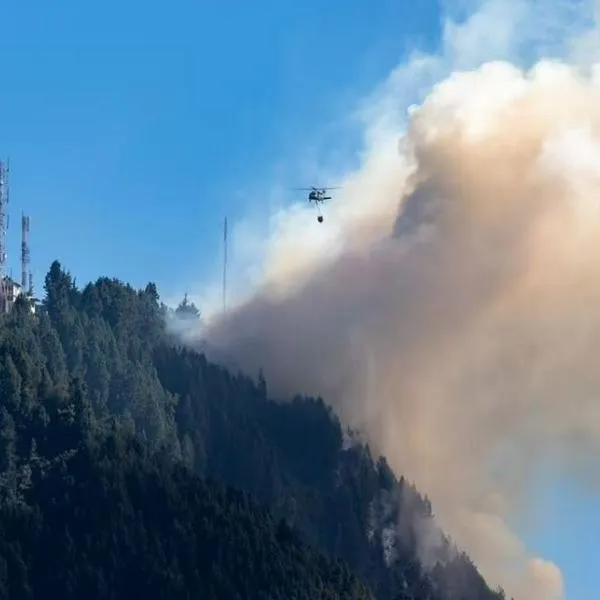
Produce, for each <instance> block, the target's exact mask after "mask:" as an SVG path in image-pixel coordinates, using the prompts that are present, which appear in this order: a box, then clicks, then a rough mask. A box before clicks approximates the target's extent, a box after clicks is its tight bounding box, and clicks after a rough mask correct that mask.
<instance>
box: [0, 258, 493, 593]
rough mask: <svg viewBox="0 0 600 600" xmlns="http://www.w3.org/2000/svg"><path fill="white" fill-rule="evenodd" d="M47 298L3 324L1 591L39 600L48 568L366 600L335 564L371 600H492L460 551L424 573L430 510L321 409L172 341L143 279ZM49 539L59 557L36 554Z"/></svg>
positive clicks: (116, 582) (192, 587) (76, 574)
mask: <svg viewBox="0 0 600 600" xmlns="http://www.w3.org/2000/svg"><path fill="white" fill-rule="evenodd" d="M45 291H46V298H45V299H44V303H43V306H42V307H41V310H38V312H37V314H36V315H32V314H31V313H30V311H29V308H28V306H27V302H26V301H25V300H19V301H18V302H17V303H16V305H15V308H14V310H13V311H12V313H11V314H9V315H6V316H3V317H2V323H1V326H0V340H1V342H2V343H1V344H0V404H1V406H0V458H1V459H2V464H1V466H0V470H1V477H2V480H1V482H2V486H1V491H2V511H1V513H0V529H1V530H2V532H3V533H2V535H0V539H1V540H2V542H0V586H1V585H5V586H7V585H9V581H10V582H14V581H16V580H17V579H15V575H14V574H15V573H18V574H19V577H20V579H18V581H20V582H21V583H20V584H19V585H20V586H21V587H20V588H18V589H19V591H18V593H17V591H14V590H13V593H12V595H8V596H5V595H4V594H3V593H2V592H3V590H2V589H1V588H0V597H7V598H25V597H30V598H37V597H41V596H39V594H40V593H41V592H40V591H39V590H36V588H35V586H36V585H39V584H36V581H37V580H38V578H39V577H42V579H43V581H47V580H48V578H49V579H50V580H52V574H53V573H62V575H61V577H62V579H60V578H59V581H56V578H55V579H54V580H53V581H55V583H54V585H56V586H57V587H56V591H57V592H58V591H59V590H62V593H63V594H65V593H66V594H67V596H65V597H73V598H75V597H83V596H80V595H79V596H78V595H77V593H76V592H78V593H83V592H82V590H86V591H85V594H84V595H85V597H90V598H92V597H97V598H120V597H124V596H123V595H119V593H118V591H119V590H121V591H122V593H124V594H125V592H126V591H127V590H129V592H130V591H131V589H132V588H131V587H127V586H132V585H134V584H135V583H136V582H137V583H138V584H139V585H138V588H137V591H141V590H142V589H143V586H148V587H147V588H146V589H147V590H148V593H149V594H150V592H152V593H154V594H157V595H154V596H152V595H150V597H178V598H179V597H181V598H184V597H185V598H187V597H190V598H192V597H207V598H209V597H211V596H210V595H207V594H212V597H215V598H216V597H219V598H221V597H222V598H236V597H239V598H253V597H256V598H280V597H281V598H283V597H297V598H304V597H306V598H309V597H310V598H357V599H358V598H367V597H368V595H367V594H368V592H367V591H366V590H365V589H363V587H362V585H361V584H360V583H359V581H358V580H357V579H356V578H355V577H354V576H353V575H351V574H350V573H349V572H348V571H347V570H345V567H343V566H340V565H338V564H336V563H333V562H331V560H334V559H341V560H343V561H344V563H345V564H347V565H348V566H349V568H350V569H351V570H352V571H353V572H354V573H355V574H356V575H357V576H358V577H360V578H361V579H362V580H363V581H364V582H365V583H366V584H367V585H368V587H369V588H370V590H371V592H372V593H373V595H374V597H375V598H378V599H381V600H396V599H397V598H400V597H402V598H413V599H414V600H425V599H429V600H453V599H457V600H458V599H461V600H488V599H489V600H495V599H496V598H498V597H499V594H496V593H494V592H492V591H490V590H489V588H488V587H487V586H486V584H485V582H484V581H483V579H482V578H481V577H480V576H479V574H478V572H477V570H476V569H475V568H474V566H473V565H472V564H471V563H470V561H469V560H468V558H467V557H466V556H465V555H463V554H460V553H456V554H454V553H452V552H447V553H446V554H447V555H449V556H451V559H450V563H449V564H448V562H447V561H446V566H444V567H441V566H439V567H436V568H435V569H434V570H433V571H431V572H429V573H426V572H425V570H424V569H423V568H422V567H421V565H420V563H419V560H418V548H417V538H416V533H415V527H414V526H413V525H414V524H415V523H424V522H427V521H428V520H431V507H430V505H429V503H428V502H427V500H426V499H423V498H421V496H419V494H418V493H417V492H416V490H414V488H412V486H410V485H409V484H408V483H407V482H406V481H404V480H403V479H400V480H397V479H396V478H395V477H394V475H393V474H392V472H391V471H390V469H389V468H388V466H387V464H386V462H385V460H383V459H379V460H374V459H373V457H372V456H371V455H370V452H369V449H368V447H366V446H364V445H363V444H360V443H357V442H355V443H351V444H348V443H346V440H345V434H344V431H343V429H342V427H341V425H340V423H339V422H338V420H337V418H336V417H335V415H334V414H333V413H332V411H331V410H330V409H329V408H328V407H327V406H326V404H325V403H324V402H323V401H322V400H320V399H310V398H301V397H298V398H296V399H294V400H293V401H291V402H289V403H283V404H281V403H275V402H272V401H270V400H269V399H268V397H267V386H266V382H264V380H262V379H261V380H259V381H258V383H255V382H254V381H253V380H252V379H250V378H249V377H247V376H244V375H242V374H237V375H234V374H232V373H230V372H228V371H227V370H226V369H224V368H222V367H219V366H218V365H214V364H211V363H210V362H209V361H207V360H206V358H205V357H204V355H202V354H200V353H198V352H196V351H194V350H192V349H189V348H184V347H181V346H180V345H179V344H178V343H177V340H175V339H173V338H172V336H170V335H169V333H168V332H167V329H166V325H165V316H166V315H167V310H168V309H167V308H166V307H165V306H164V305H162V304H161V303H160V300H159V297H158V293H157V290H156V287H155V286H154V285H152V284H149V285H148V286H146V288H145V289H144V290H134V289H133V288H131V287H130V286H127V285H124V284H122V283H121V282H119V281H116V280H111V279H107V278H101V279H99V280H98V281H96V282H95V283H90V284H88V285H87V286H85V287H84V288H83V289H81V290H79V289H78V288H77V287H76V286H75V284H74V281H73V279H72V278H71V276H70V275H69V274H68V273H67V272H65V271H64V270H63V269H62V268H61V266H60V264H59V263H57V262H55V263H53V264H52V266H51V267H50V270H49V272H48V274H47V276H46V280H45ZM180 309H181V310H180V311H179V313H178V314H179V316H184V315H185V316H187V317H189V316H191V317H192V318H193V317H194V314H195V311H194V309H193V307H192V306H189V305H187V304H186V305H183V307H180ZM117 457H118V458H117ZM192 473H195V474H196V475H199V476H201V478H202V479H198V477H194V476H193V475H192ZM208 479H210V480H217V481H220V482H221V483H222V484H225V485H229V486H235V487H236V488H241V489H242V490H245V493H241V492H235V491H231V490H229V489H228V488H227V491H222V490H221V488H220V487H218V486H217V484H208V483H206V481H207V480H208ZM203 481H204V483H203ZM219 485H220V484H219ZM215 486H216V487H215ZM246 493H247V494H250V496H251V497H252V498H253V499H252V500H251V499H250V498H249V497H248V496H247V494H246ZM236 494H237V495H236ZM53 498H58V499H59V500H58V501H57V500H53ZM232 498H233V500H232ZM241 498H244V500H241ZM60 499H62V500H60ZM255 501H258V502H259V503H260V504H261V505H264V506H265V507H268V512H265V511H263V510H262V509H259V508H257V505H256V504H255ZM61 502H62V504H61ZM232 505H233V508H232ZM241 505H243V509H241V508H239V507H240V506H241ZM117 507H119V508H117ZM235 507H237V508H235ZM96 509H97V510H98V511H106V514H107V515H108V516H109V517H110V518H108V517H107V519H108V520H107V521H106V523H108V524H107V525H103V522H102V519H100V517H97V518H94V517H93V515H94V510H96ZM211 511H212V512H211ZM57 514H59V515H62V519H63V521H62V523H63V525H62V526H63V529H62V530H61V529H60V526H59V525H55V524H54V523H57V522H60V519H58V520H57V517H56V515H57ZM200 515H203V516H202V517H200ZM207 515H212V516H210V517H209V516H207ZM215 515H219V517H218V519H217V521H218V523H220V525H218V527H222V528H223V529H218V527H217V525H215V524H214V520H215V518H217V517H216V516H215ZM271 515H272V516H271ZM280 519H285V521H287V522H289V524H290V525H291V526H292V529H289V527H287V526H286V525H284V524H283V522H281V523H280V524H279V525H275V523H276V522H279V520H280ZM399 522H401V523H403V524H405V526H403V527H402V528H401V529H400V531H399V533H396V530H397V528H396V527H395V525H396V524H397V523H399ZM70 523H72V525H70ZM244 523H245V525H244ZM248 523H251V525H248ZM75 524H77V525H75ZM104 530H106V531H104ZM217 530H218V531H220V532H221V534H215V535H213V538H211V534H210V531H217ZM103 531H104V533H102V532H103ZM11 532H12V533H11ZM224 532H227V533H226V534H225V533H224ZM273 532H275V533H273ZM295 532H298V533H295ZM75 534H76V535H75ZM96 534H98V535H101V534H102V535H103V536H104V537H101V540H102V541H101V542H98V544H100V545H96V540H95V535H96ZM298 535H299V536H301V537H302V540H300V539H297V536H298ZM11 536H12V537H11ZM56 536H58V539H59V540H60V543H59V545H58V547H59V548H60V551H57V552H56V553H54V552H50V553H49V555H47V556H46V555H40V553H39V550H37V551H34V550H35V548H39V547H44V548H47V547H50V546H52V545H53V540H55V539H56ZM210 539H213V540H215V539H219V540H221V543H219V544H217V543H216V542H215V543H213V545H212V546H211V552H212V553H213V554H212V555H214V553H216V555H217V556H218V557H219V558H218V559H215V560H216V563H215V564H216V565H217V566H216V567H215V568H213V569H212V570H210V569H209V571H207V572H203V571H202V569H205V568H206V560H207V557H206V556H205V555H203V556H200V555H199V554H198V551H197V548H200V547H201V546H202V544H204V543H208V542H207V540H210ZM11 540H12V541H11ZM306 544H308V546H307V545H306ZM311 547H312V548H314V550H312V549H311ZM194 548H195V549H196V550H193V551H192V550H191V549H194ZM238 549H239V550H238ZM259 549H262V550H260V551H259ZM61 552H62V554H61ZM318 552H322V553H324V554H325V555H327V556H329V557H330V558H329V559H325V558H323V557H322V555H320V554H319V553H318ZM31 553H33V554H31ZM212 555H211V556H212ZM58 556H62V557H63V559H64V560H63V561H62V562H60V563H58V562H55V563H53V562H52V558H53V557H54V560H55V561H56V560H58V559H57V557H58ZM75 556H78V557H85V558H81V559H78V560H75V558H74V557H75ZM234 557H239V558H235V560H236V561H239V560H241V561H242V564H241V565H239V566H237V567H236V568H235V569H234V571H235V572H239V573H240V575H239V577H237V578H235V577H233V576H232V573H233V571H229V570H228V569H229V567H228V566H227V565H228V564H229V563H228V561H229V562H230V561H231V560H234ZM445 558H448V556H446V557H445ZM69 560H70V561H71V562H69ZM120 560H125V561H129V563H128V564H130V565H133V567H128V568H127V570H124V569H123V568H121V567H119V565H120V564H123V563H119V561H120ZM65 564H66V565H71V566H70V567H69V569H70V570H69V569H66V568H62V571H61V567H60V565H65ZM99 564H101V567H98V565H99ZM236 564H237V563H236ZM203 565H204V566H203ZM242 567H243V568H242ZM40 569H41V571H40ZM131 569H133V570H131ZM215 569H216V571H215ZM9 572H10V573H9ZM40 573H42V575H40ZM44 573H45V575H44ZM99 573H100V575H99ZM215 573H216V574H215ZM293 574H295V575H293ZM230 581H235V582H236V583H235V584H232V585H235V586H237V587H235V590H234V591H232V590H231V589H229V588H227V582H230ZM257 582H258V583H257ZM260 582H262V583H260ZM269 582H270V584H272V585H275V584H274V583H273V582H280V584H278V585H280V586H282V585H284V584H285V582H287V583H288V584H290V582H294V586H293V587H292V588H290V587H287V588H285V587H269V585H268V584H269ZM259 583H260V585H263V587H260V585H259ZM201 585H205V586H208V587H205V588H202V589H203V590H204V595H203V593H202V592H201V591H200V590H201V588H200V587H198V586H201ZM60 586H63V587H60ZM82 586H83V587H82ZM85 586H87V587H85ZM252 586H256V587H252ZM100 588H101V589H104V590H105V592H100V591H97V590H98V589H100ZM5 589H8V588H6V587H5ZM291 589H293V590H295V591H294V594H290V590H291ZM315 590H320V591H319V592H318V594H317V595H315V594H316V592H315ZM137 591H136V593H137ZM129 592H128V593H129ZM69 593H71V594H75V595H72V596H68V594H69ZM94 594H95V595H94ZM186 594H187V595H186ZM236 594H237V596H236ZM257 594H258V595H257ZM286 594H287V595H286ZM319 594H320V595H319ZM126 595H127V594H125V596H126Z"/></svg>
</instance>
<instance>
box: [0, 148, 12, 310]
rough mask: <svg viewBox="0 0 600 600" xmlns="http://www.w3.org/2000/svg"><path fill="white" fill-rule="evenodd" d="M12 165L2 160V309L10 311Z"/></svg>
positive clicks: (0, 221) (0, 188)
mask: <svg viewBox="0 0 600 600" xmlns="http://www.w3.org/2000/svg"><path fill="white" fill-rule="evenodd" d="M9 171H10V167H9V164H8V161H2V160H0V311H1V312H8V310H9V308H10V306H9V301H8V300H9V299H8V294H9V284H8V281H7V280H6V259H7V256H6V238H7V229H8V216H7V209H8V201H9V185H8V175H9Z"/></svg>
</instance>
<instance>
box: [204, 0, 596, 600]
mask: <svg viewBox="0 0 600 600" xmlns="http://www.w3.org/2000/svg"><path fill="white" fill-rule="evenodd" d="M468 4H469V5H468V6H463V7H462V9H463V10H465V11H471V12H470V13H468V15H469V16H468V17H467V18H466V19H464V18H463V20H462V21H461V22H460V23H459V22H454V21H452V20H448V21H447V23H446V26H445V29H444V39H443V44H442V48H441V50H440V53H439V54H438V55H435V56H434V55H415V56H413V57H412V58H411V60H410V61H409V62H408V63H407V64H405V65H403V66H401V67H399V68H398V69H397V70H396V71H394V73H392V75H391V76H390V78H389V79H388V80H387V81H386V82H385V83H384V85H382V87H381V88H380V89H379V90H377V91H376V93H375V94H374V95H373V97H371V98H369V101H368V102H366V103H365V106H364V107H362V108H361V111H360V112H359V115H358V116H359V118H360V119H362V122H363V123H364V127H365V136H364V149H363V152H362V154H361V165H360V166H359V168H358V169H357V170H355V171H353V172H350V173H346V174H343V175H342V176H340V177H338V178H337V180H336V181H335V182H334V183H333V184H336V183H339V184H341V185H342V186H343V189H342V190H340V192H339V193H337V194H336V198H335V200H334V201H332V202H331V204H330V205H329V206H328V207H327V208H326V209H325V211H326V213H325V222H324V223H323V224H321V225H320V224H317V223H316V219H315V213H314V211H313V210H311V208H310V207H308V208H305V207H302V206H297V205H295V206H292V207H291V208H289V209H286V210H282V211H279V212H278V213H277V214H276V215H274V217H273V218H272V222H271V225H272V229H271V231H270V235H269V236H268V237H267V239H266V242H265V245H264V246H263V247H262V248H261V251H262V256H263V258H264V260H263V262H262V263H260V265H261V268H260V269H259V271H258V272H259V274H260V279H259V283H258V284H257V285H256V287H255V288H253V290H251V293H250V294H247V296H246V297H245V298H240V299H239V302H238V304H237V305H236V306H235V307H234V308H232V309H230V310H229V312H228V313H227V314H226V315H225V316H224V317H221V316H219V315H216V316H215V318H214V319H213V320H212V321H210V322H209V326H208V329H207V331H205V335H206V338H207V340H208V343H209V344H210V345H211V346H212V347H214V348H219V349H221V350H223V351H226V352H227V353H228V355H229V356H231V358H232V360H235V361H236V363H237V364H239V365H241V366H242V367H244V368H245V369H247V370H248V371H250V372H256V371H257V370H258V369H259V368H261V367H262V368H263V369H264V371H265V375H266V378H267V381H268V382H269V387H270V389H271V391H273V392H275V393H277V394H282V395H284V394H288V393H295V392H302V393H312V394H320V395H322V396H323V397H324V398H325V399H326V400H328V401H329V402H330V403H332V404H333V405H334V406H335V408H336V409H337V410H338V412H339V413H340V414H341V416H342V418H343V419H345V420H346V421H347V422H348V423H350V424H351V425H354V426H361V427H363V428H364V429H365V431H366V432H367V434H368V436H369V441H370V442H371V443H372V444H373V445H374V446H375V447H376V448H377V450H379V451H381V452H382V453H383V454H385V455H386V456H387V457H388V459H389V461H390V464H391V465H392V466H393V468H394V469H395V470H396V471H397V472H399V473H402V474H404V475H405V476H406V477H408V478H409V479H411V480H413V481H414V482H415V483H416V485H417V487H418V488H419V489H421V490H422V491H424V492H426V493H427V495H428V496H429V497H430V498H431V499H432V502H433V505H434V509H435V512H436V514H437V516H438V518H439V522H440V524H441V525H442V527H443V528H444V529H445V530H446V531H447V532H448V533H449V534H450V535H451V536H452V537H453V539H454V540H455V541H456V542H457V543H458V544H459V545H460V546H461V547H463V548H464V549H465V550H466V551H467V552H468V553H469V554H470V555H471V556H472V557H473V558H474V560H475V562H476V564H477V565H478V567H479V568H480V570H481V571H482V573H483V574H484V576H485V577H486V578H487V579H488V581H489V582H490V583H491V584H492V585H502V586H503V587H504V588H505V590H506V591H507V593H509V594H512V595H514V596H515V598H517V600H555V599H559V598H562V597H563V595H564V589H563V587H564V586H563V581H562V575H561V572H560V569H559V567H558V566H557V565H554V564H552V563H551V562H548V561H546V560H544V559H543V558H542V557H535V556H531V555H530V553H529V552H528V549H527V548H526V547H525V546H524V544H523V543H522V542H521V541H520V540H519V538H518V537H517V535H516V534H515V532H514V531H513V530H512V529H511V526H510V521H511V518H512V517H513V516H515V515H523V514H526V510H527V506H528V500H529V499H530V497H529V496H530V493H531V488H532V486H533V482H534V481H535V477H536V474H538V473H540V472H541V471H542V470H543V469H545V468H546V467H548V465H550V466H551V467H552V468H553V469H555V470H558V469H562V470H564V471H565V472H567V473H572V474H576V476H577V477H580V478H582V479H583V480H584V481H585V482H586V483H589V484H592V485H594V486H598V484H599V483H600V468H599V467H598V466H597V463H596V464H594V460H593V459H594V458H595V457H597V456H598V454H599V453H600V402H599V400H598V397H599V395H600V368H598V358H597V356H598V354H599V350H600V67H599V68H596V67H595V61H596V58H597V56H598V55H597V51H598V49H599V48H600V44H598V43H597V37H598V34H597V31H598V30H597V29H596V22H595V7H594V6H593V4H592V3H591V2H578V3H575V2H566V1H565V2H560V1H552V0H544V1H543V2H536V1H531V0H528V1H527V2H525V1H523V2H519V1H516V0H501V1H494V0H492V1H490V2H485V3H474V2H471V3H468ZM454 8H456V7H454ZM413 103H414V104H416V106H413V107H412V108H411V109H410V110H407V109H408V108H409V106H410V105H411V104H413ZM232 260H233V261H235V255H233V257H232ZM203 308H205V307H204V306H203Z"/></svg>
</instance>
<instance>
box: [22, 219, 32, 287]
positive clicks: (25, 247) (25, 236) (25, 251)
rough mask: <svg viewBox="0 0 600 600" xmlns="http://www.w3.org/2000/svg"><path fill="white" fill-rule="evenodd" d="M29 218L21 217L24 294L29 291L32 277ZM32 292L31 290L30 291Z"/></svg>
mask: <svg viewBox="0 0 600 600" xmlns="http://www.w3.org/2000/svg"><path fill="white" fill-rule="evenodd" d="M29 224H30V223H29V217H27V216H25V214H23V215H22V216H21V287H22V288H23V292H25V291H26V289H27V283H28V279H29V277H30V275H31V272H30V270H29V263H30V261H31V254H30V251H29ZM30 291H31V290H30Z"/></svg>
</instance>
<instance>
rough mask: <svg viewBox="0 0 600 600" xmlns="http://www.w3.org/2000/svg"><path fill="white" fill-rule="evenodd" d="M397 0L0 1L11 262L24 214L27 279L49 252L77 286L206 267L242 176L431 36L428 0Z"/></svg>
mask: <svg viewBox="0 0 600 600" xmlns="http://www.w3.org/2000/svg"><path fill="white" fill-rule="evenodd" d="M407 6H408V5H406V3H403V2H397V1H395V0H381V1H380V2H378V3H376V5H373V4H371V3H369V4H367V3H365V2H362V1H358V0H351V1H348V0H330V1H328V2H327V3H322V2H317V1H316V0H315V1H312V2H304V3H302V4H298V3H292V2H280V1H276V0H264V1H263V2H261V3H260V9H258V10H257V9H256V8H255V5H254V4H253V3H248V2H246V1H244V0H235V1H228V2H223V1H222V0H221V1H216V0H214V1H212V2H202V3H198V2H193V1H191V0H176V1H175V2H172V3H170V4H169V8H168V9H167V8H166V4H165V3H158V2H156V1H153V0H150V1H146V2H141V1H137V0H134V1H130V2H117V1H116V0H108V1H106V2H103V3H99V4H92V5H90V4H89V3H82V2H77V1H75V0H64V1H63V2H60V3H59V4H58V5H57V4H56V3H48V2H42V1H39V0H38V1H36V0H34V1H33V2H28V3H25V4H23V3H22V2H18V1H16V0H14V1H12V0H8V1H7V2H3V3H2V7H1V8H0V21H1V22H2V29H3V35H2V36H1V37H0V56H3V57H4V60H3V67H2V68H3V74H2V78H1V82H2V83H1V87H2V93H1V94H0V132H1V137H0V155H2V156H7V155H9V156H10V159H11V166H12V177H11V182H12V213H13V220H14V221H13V223H14V225H13V227H12V228H11V232H10V246H9V250H10V251H11V254H10V262H11V264H12V265H14V268H15V272H16V273H18V244H19V239H18V235H19V233H18V229H17V224H18V223H17V218H15V217H18V215H19V214H20V211H21V209H24V210H26V211H27V212H28V213H29V214H30V216H31V218H32V232H31V238H32V241H31V245H32V264H33V267H34V270H35V276H36V281H37V282H38V289H40V284H41V280H42V278H43V275H44V273H45V272H46V269H47V266H48V264H49V262H50V261H51V260H52V259H54V258H58V259H59V260H60V261H61V262H63V263H64V265H65V266H67V267H68V268H69V269H70V270H71V271H72V272H73V273H74V274H75V275H76V276H77V278H78V281H82V282H83V281H87V280H89V279H94V278H96V277H97V276H98V275H101V274H102V275H104V274H106V275H110V276H116V277H119V278H122V279H125V280H128V281H131V282H132V283H134V284H136V285H143V284H145V282H147V281H148V280H153V281H155V282H156V283H157V284H158V285H159V288H160V289H161V290H163V291H164V292H165V294H168V293H169V292H170V291H171V290H173V289H180V288H181V285H182V282H186V281H190V280H192V279H194V280H200V279H202V277H203V273H204V269H205V268H206V261H205V260H204V259H205V257H207V255H208V256H210V257H211V258H212V255H214V253H215V252H216V251H219V243H220V242H219V240H220V236H221V230H220V228H221V221H222V218H223V215H224V214H225V213H226V212H227V213H228V214H229V215H230V216H231V217H232V218H235V216H236V214H237V213H238V211H239V212H240V213H241V212H243V210H244V208H245V207H244V203H247V202H248V201H249V199H248V198H242V199H240V198H239V194H238V195H236V194H235V191H236V189H237V188H238V186H243V185H245V184H246V183H247V182H248V181H256V180H258V179H259V178H260V177H264V176H266V174H267V173H268V170H269V168H271V166H272V165H273V164H274V163H275V162H276V161H277V160H278V159H279V158H280V157H281V156H285V155H286V153H290V152H292V151H293V148H294V147H297V146H299V145H302V144H303V143H309V142H310V141H311V137H310V136H311V135H319V127H320V124H321V123H323V122H326V121H330V120H331V119H334V118H335V117H336V114H337V113H336V111H339V110H340V105H343V104H344V102H352V98H353V97H354V96H355V95H359V94H360V93H361V92H363V91H365V90H368V89H369V88H370V86H372V85H373V84H374V83H376V82H377V81H378V80H380V79H381V78H382V77H383V76H384V75H385V74H386V73H387V72H388V71H389V70H390V69H391V68H392V67H393V66H394V65H395V64H396V63H397V62H398V59H399V57H400V55H401V53H402V52H403V51H405V50H406V48H407V47H408V39H407V38H404V37H403V34H407V35H408V36H415V35H418V36H423V35H424V36H425V40H424V41H425V43H426V42H427V39H426V37H427V36H428V35H430V33H431V32H432V31H433V30H434V28H435V27H436V25H437V20H436V12H437V11H436V6H435V4H434V2H433V0H431V1H429V0H428V1H425V2H422V3H420V6H419V11H418V12H414V11H411V10H410V9H409V8H407ZM344 108H345V107H344ZM290 185H292V186H298V185H306V183H305V182H291V183H290ZM265 217H266V215H265Z"/></svg>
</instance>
